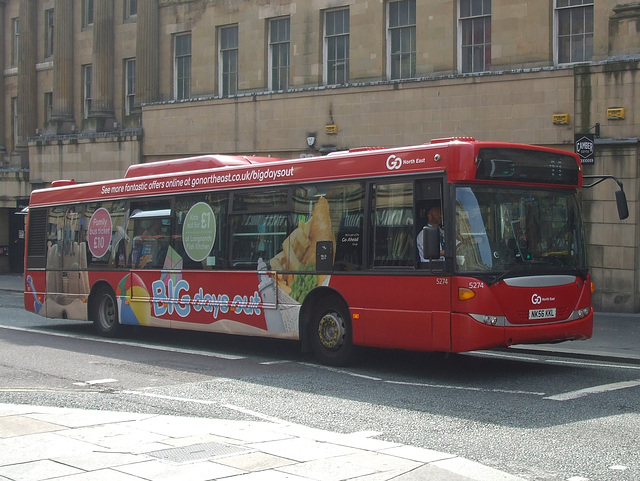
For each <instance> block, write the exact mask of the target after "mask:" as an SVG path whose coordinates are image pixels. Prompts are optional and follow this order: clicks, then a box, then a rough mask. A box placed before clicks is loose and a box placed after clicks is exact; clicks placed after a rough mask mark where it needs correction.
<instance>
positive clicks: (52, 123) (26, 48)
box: [0, 0, 640, 312]
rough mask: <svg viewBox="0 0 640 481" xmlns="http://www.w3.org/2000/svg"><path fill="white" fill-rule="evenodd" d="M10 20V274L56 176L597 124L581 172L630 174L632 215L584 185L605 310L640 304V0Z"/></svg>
mask: <svg viewBox="0 0 640 481" xmlns="http://www.w3.org/2000/svg"><path fill="white" fill-rule="evenodd" d="M0 19H1V22H0V43H2V45H1V47H2V48H1V49H0V50H1V51H2V52H3V54H2V58H1V59H0V71H1V72H2V74H3V75H2V81H1V82H0V98H2V99H3V100H4V101H3V102H2V104H1V106H0V133H2V136H1V137H0V158H1V159H2V160H1V167H0V186H1V187H0V189H1V193H0V247H3V246H7V247H8V249H7V251H8V252H9V253H10V255H8V256H6V255H5V256H0V271H6V270H9V269H14V270H19V269H20V268H21V262H19V259H20V256H19V250H20V248H21V238H22V237H23V235H24V232H23V228H21V225H20V222H21V221H22V219H21V217H20V216H16V215H15V212H16V211H18V210H19V209H20V208H21V207H22V206H23V205H26V203H27V202H28V195H29V193H30V192H31V190H32V189H35V188H39V187H43V186H47V185H49V184H50V182H51V181H53V180H56V179H60V178H73V179H75V180H76V181H80V182H84V181H92V180H101V179H108V178H114V177H120V176H122V175H123V173H124V171H125V170H126V168H127V167H128V166H129V165H131V164H135V163H141V162H151V161H154V160H164V159H169V158H176V157H182V156H188V155H196V154H203V153H240V154H247V153H248V154H258V155H273V156H284V157H299V156H301V155H314V154H318V153H326V152H331V151H334V150H339V149H345V148H350V147H360V146H372V145H376V146H379V145H383V146H388V147H393V146H400V145H409V144H417V143H423V142H428V141H429V140H430V139H432V138H438V137H450V136H474V137H476V138H477V139H483V140H499V141H512V142H523V143H530V144H539V145H545V146H551V147H556V148H561V149H564V150H570V151H573V150H574V146H575V140H576V135H578V136H580V135H582V134H593V135H594V136H595V139H594V143H595V155H594V160H593V163H592V164H587V165H585V167H584V172H585V174H611V175H614V176H616V177H617V178H619V179H620V180H621V181H622V182H623V183H624V189H625V192H626V194H627V198H628V200H629V209H630V216H629V218H628V219H626V220H624V221H619V220H618V218H617V214H616V210H615V199H614V194H613V191H614V190H615V189H614V188H615V187H616V186H615V184H613V183H612V182H611V183H608V182H603V183H602V184H601V185H598V186H597V187H594V188H593V189H585V190H584V193H583V203H584V212H585V222H586V229H587V239H588V243H589V253H588V256H589V263H590V265H591V268H592V275H593V280H594V283H595V285H596V290H595V292H594V305H595V306H596V308H597V309H600V310H613V311H618V312H640V247H639V244H640V233H639V230H638V226H639V223H638V220H639V219H638V215H639V213H638V188H639V185H638V179H639V176H640V175H639V172H638V165H639V163H640V144H639V138H640V78H639V76H640V2H632V3H620V2H618V1H616V0H599V1H597V2H595V1H594V0H541V1H537V2H511V1H507V0H430V1H427V0H311V1H300V0H298V1H287V0H276V1H266V0H237V1H229V0H0ZM308 139H314V141H313V142H311V141H308ZM12 259H13V261H12V262H11V260H12ZM16 259H18V261H16Z"/></svg>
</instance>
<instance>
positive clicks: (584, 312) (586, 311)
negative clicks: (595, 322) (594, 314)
mask: <svg viewBox="0 0 640 481" xmlns="http://www.w3.org/2000/svg"><path fill="white" fill-rule="evenodd" d="M587 314H589V308H588V307H585V308H583V309H578V317H579V318H580V319H582V318H583V317H586V315H587Z"/></svg>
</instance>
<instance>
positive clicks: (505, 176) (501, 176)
mask: <svg viewBox="0 0 640 481" xmlns="http://www.w3.org/2000/svg"><path fill="white" fill-rule="evenodd" d="M476 179H479V180H505V181H514V182H535V183H543V184H564V185H578V163H577V162H576V159H575V157H573V156H571V155H568V154H561V153H556V152H544V151H539V150H527V149H510V148H487V149H480V151H479V153H478V169H477V171H476Z"/></svg>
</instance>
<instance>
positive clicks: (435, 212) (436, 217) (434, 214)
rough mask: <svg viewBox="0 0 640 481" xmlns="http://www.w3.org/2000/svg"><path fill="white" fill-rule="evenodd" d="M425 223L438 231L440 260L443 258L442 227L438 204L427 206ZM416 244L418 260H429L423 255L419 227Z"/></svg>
mask: <svg viewBox="0 0 640 481" xmlns="http://www.w3.org/2000/svg"><path fill="white" fill-rule="evenodd" d="M426 225H429V226H431V227H435V228H437V229H438V231H439V233H440V260H443V259H444V229H443V228H442V211H441V209H440V206H438V205H432V206H430V207H428V208H427V222H426ZM416 246H417V248H418V256H419V258H420V262H429V261H430V259H426V258H425V257H424V255H423V254H424V249H423V247H424V246H423V235H422V229H420V231H419V232H418V235H417V237H416ZM436 260H437V259H436Z"/></svg>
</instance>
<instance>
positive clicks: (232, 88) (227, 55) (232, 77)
mask: <svg viewBox="0 0 640 481" xmlns="http://www.w3.org/2000/svg"><path fill="white" fill-rule="evenodd" d="M227 32H232V35H233V32H235V39H231V40H235V44H233V45H232V44H227V43H226V40H227V39H226V37H225V33H227ZM238 35H239V30H238V25H237V24H234V25H225V26H222V27H219V28H218V45H219V49H218V68H219V85H220V88H219V91H220V96H221V97H230V96H232V95H236V94H237V93H238V70H239V69H238V54H239V42H238ZM230 62H231V63H234V65H230ZM233 67H235V69H234V68H233Z"/></svg>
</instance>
